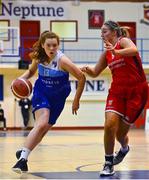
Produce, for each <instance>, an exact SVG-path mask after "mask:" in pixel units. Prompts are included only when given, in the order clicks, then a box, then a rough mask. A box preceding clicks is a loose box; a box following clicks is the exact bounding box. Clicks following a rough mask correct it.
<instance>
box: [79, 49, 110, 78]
mask: <svg viewBox="0 0 149 180" xmlns="http://www.w3.org/2000/svg"><path fill="white" fill-rule="evenodd" d="M106 67H107V62H106V52H103V53H102V54H101V56H100V58H99V60H98V62H97V64H96V65H95V67H93V68H92V67H89V66H84V67H82V68H81V70H82V71H83V72H85V73H87V74H88V75H89V76H91V77H97V76H98V75H99V74H100V73H101V72H102V71H103V70H104V69H105V68H106Z"/></svg>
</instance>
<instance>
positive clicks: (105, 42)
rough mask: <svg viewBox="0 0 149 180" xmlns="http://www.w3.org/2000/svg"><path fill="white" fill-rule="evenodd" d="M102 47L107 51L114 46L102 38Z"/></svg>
mask: <svg viewBox="0 0 149 180" xmlns="http://www.w3.org/2000/svg"><path fill="white" fill-rule="evenodd" d="M104 48H105V49H107V50H109V51H112V50H114V49H115V46H113V44H111V43H110V42H109V41H107V40H104Z"/></svg>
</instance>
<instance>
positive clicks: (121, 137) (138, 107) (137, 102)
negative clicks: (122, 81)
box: [113, 82, 148, 165]
mask: <svg viewBox="0 0 149 180" xmlns="http://www.w3.org/2000/svg"><path fill="white" fill-rule="evenodd" d="M128 92H129V93H128V94H129V96H128V99H127V102H126V112H125V119H123V120H124V121H120V122H119V126H118V131H117V134H116V138H117V140H118V141H119V143H120V144H121V149H120V150H119V152H118V153H117V154H116V156H115V157H114V160H113V164H114V165H116V164H119V163H120V162H121V161H122V160H123V159H124V157H125V156H126V154H127V153H128V152H129V146H128V131H129V129H130V125H131V124H133V123H134V122H135V121H136V120H137V118H138V117H139V115H140V114H141V112H142V110H143V109H144V106H145V104H146V101H147V97H148V85H147V83H146V82H144V83H140V84H138V85H137V86H135V87H133V88H131V89H130V88H128Z"/></svg>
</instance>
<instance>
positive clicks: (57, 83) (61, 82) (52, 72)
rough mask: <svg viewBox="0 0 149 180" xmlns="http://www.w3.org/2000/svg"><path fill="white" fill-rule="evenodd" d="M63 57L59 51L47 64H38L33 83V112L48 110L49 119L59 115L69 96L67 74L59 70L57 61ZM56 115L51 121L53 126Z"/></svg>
mask: <svg viewBox="0 0 149 180" xmlns="http://www.w3.org/2000/svg"><path fill="white" fill-rule="evenodd" d="M62 56H64V54H63V53H62V52H61V51H57V54H56V56H55V57H54V59H53V60H52V61H51V62H50V63H49V64H48V65H44V64H41V63H40V64H38V79H37V80H36V82H35V86H34V91H33V98H32V102H33V112H35V111H36V110H38V109H40V108H48V109H50V117H51V116H52V111H53V116H55V115H54V114H57V113H58V112H59V113H58V116H59V115H60V113H61V111H62V109H63V107H64V104H65V101H66V98H67V97H68V95H69V94H70V91H71V88H70V82H69V73H68V72H65V71H62V70H60V69H59V60H60V58H61V57H62ZM57 118H58V117H57V115H56V116H55V118H54V120H53V121H49V123H51V124H54V123H55V121H56V119H57Z"/></svg>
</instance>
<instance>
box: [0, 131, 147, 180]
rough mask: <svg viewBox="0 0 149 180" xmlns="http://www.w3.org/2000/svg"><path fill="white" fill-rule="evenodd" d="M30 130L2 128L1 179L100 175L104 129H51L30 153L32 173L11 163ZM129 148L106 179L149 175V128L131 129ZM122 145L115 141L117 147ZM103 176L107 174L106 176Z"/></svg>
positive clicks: (70, 177) (64, 177)
mask: <svg viewBox="0 0 149 180" xmlns="http://www.w3.org/2000/svg"><path fill="white" fill-rule="evenodd" d="M27 134H28V132H27V131H7V132H3V131H0V179H101V178H100V176H99V172H100V170H101V169H102V167H103V162H104V149H103V130H82V131H81V130H72V131H70V130H65V131H64V130H63V131H62V130H52V131H49V132H48V134H47V135H46V136H45V138H44V139H43V141H42V142H41V143H40V145H39V146H38V147H36V149H34V151H33V152H32V153H31V154H30V157H29V161H28V165H29V173H26V174H21V175H20V174H16V173H14V172H12V171H11V167H12V166H13V165H14V163H15V162H16V158H15V152H16V150H17V149H19V148H20V147H21V146H22V145H23V142H24V140H25V137H26V135H27ZM129 137H130V152H129V154H128V155H127V157H126V158H125V160H124V161H123V162H122V163H121V164H119V165H117V166H115V171H116V174H115V175H114V176H112V177H109V178H106V179H149V132H145V131H144V130H143V129H141V130H136V129H131V131H130V133H129ZM118 149H119V145H118V144H117V143H116V149H115V151H116V150H118ZM103 179H104V178H103Z"/></svg>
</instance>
